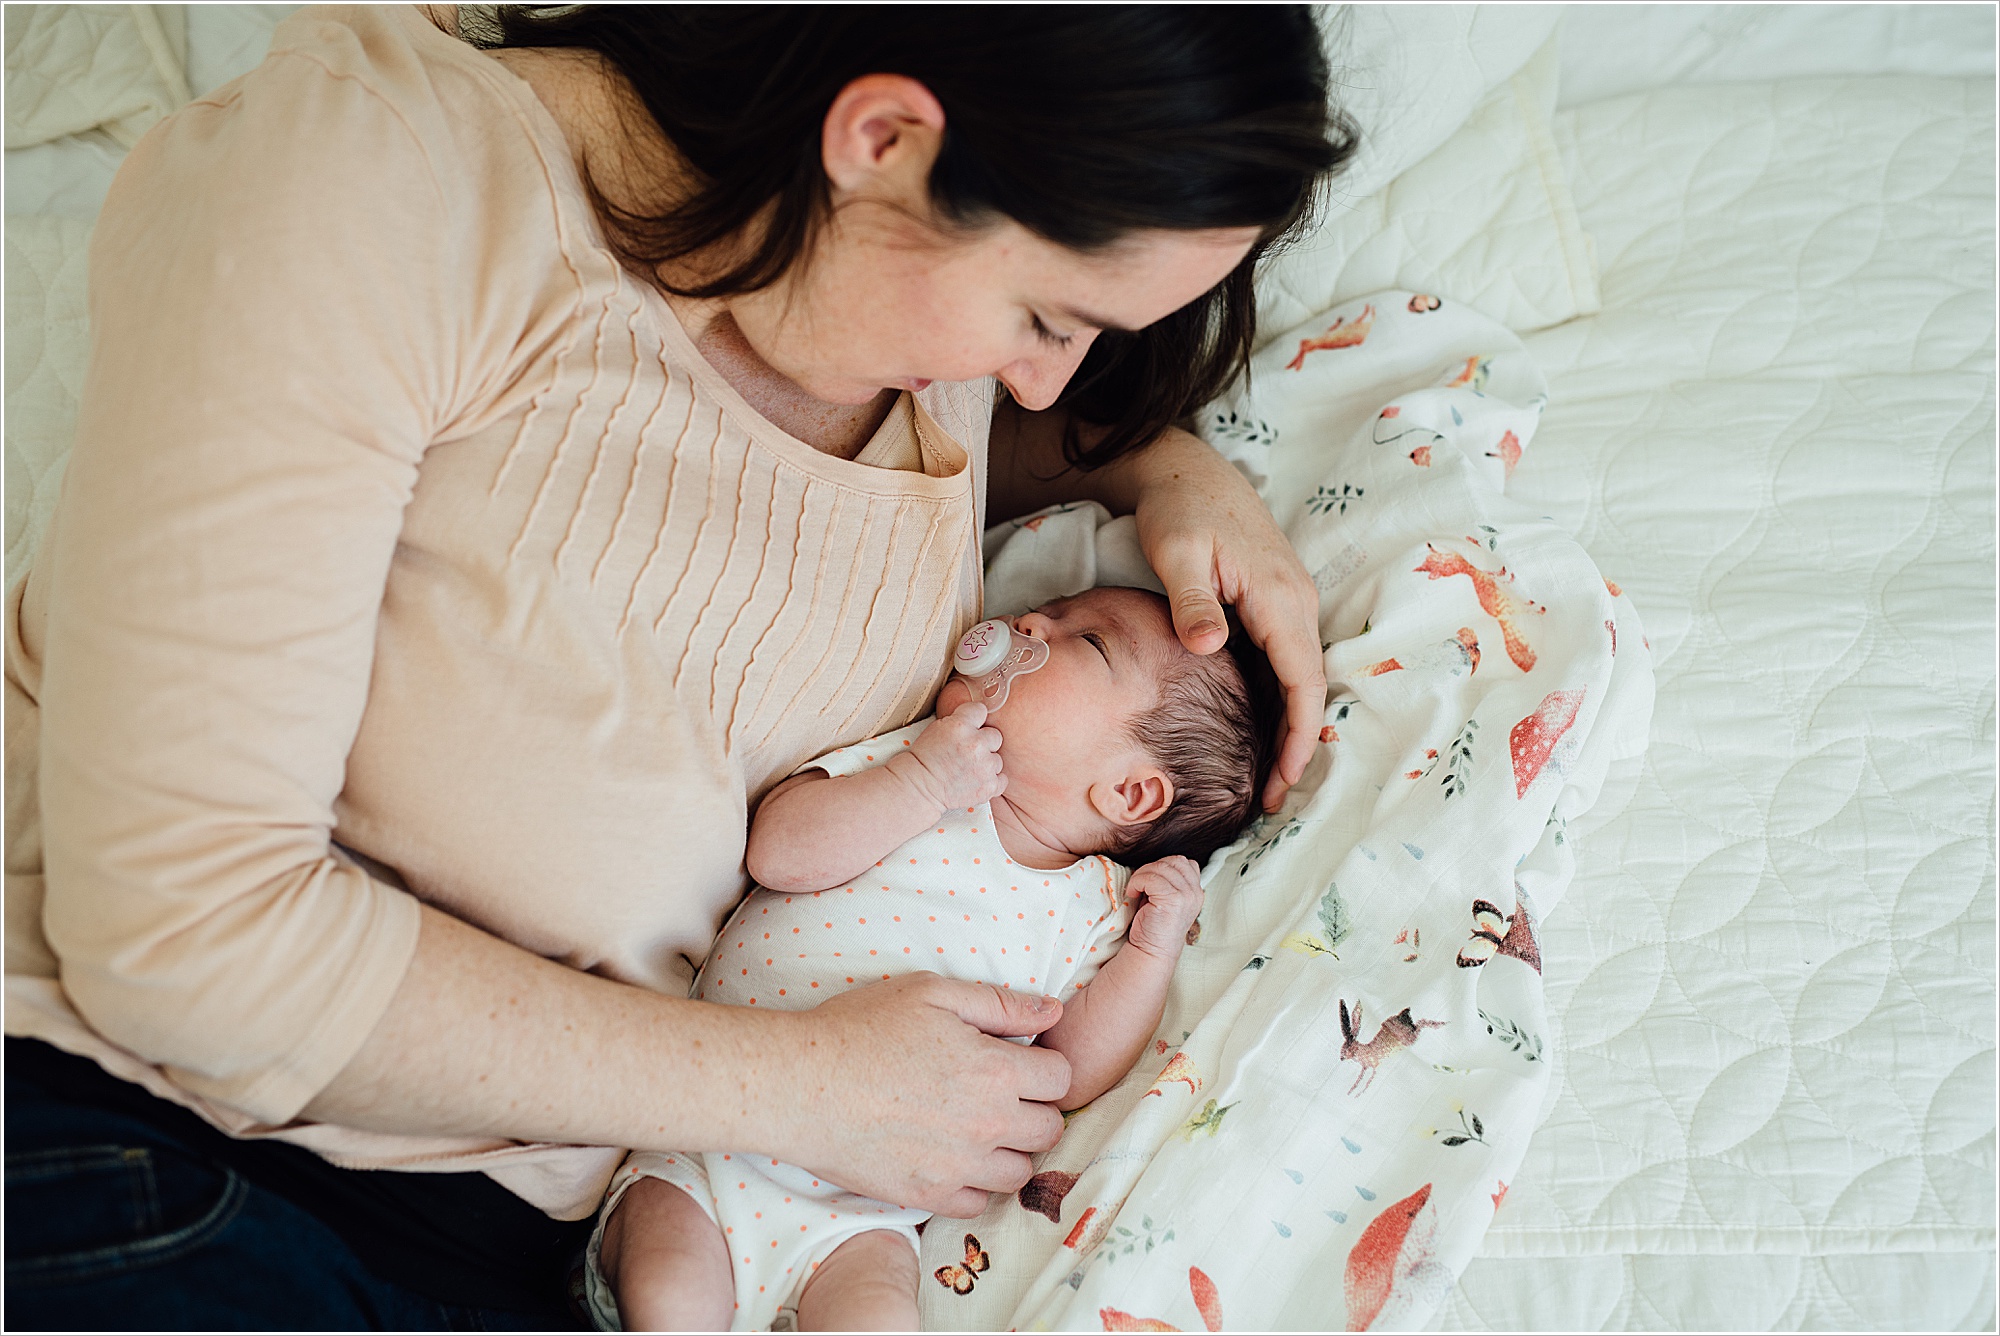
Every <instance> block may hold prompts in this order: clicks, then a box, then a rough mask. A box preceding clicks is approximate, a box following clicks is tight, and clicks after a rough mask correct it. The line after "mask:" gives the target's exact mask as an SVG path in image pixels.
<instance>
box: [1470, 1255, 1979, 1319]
mask: <svg viewBox="0 0 2000 1336" xmlns="http://www.w3.org/2000/svg"><path fill="white" fill-rule="evenodd" d="M1526 1266H1527V1264H1526V1263H1524V1262H1523V1261H1521V1260H1520V1259H1510V1260H1506V1261H1502V1260H1499V1259H1495V1258H1484V1259H1481V1260H1479V1261H1475V1262H1474V1263H1473V1264H1472V1265H1471V1266H1470V1267H1468V1268H1467V1269H1466V1272H1465V1275H1464V1277H1463V1279H1462V1280H1461V1281H1460V1283H1459V1287H1458V1290H1457V1291H1456V1292H1455V1293H1454V1294H1453V1295H1452V1297H1451V1298H1450V1300H1448V1301H1447V1305H1446V1308H1445V1311H1444V1312H1443V1313H1442V1314H1440V1315H1439V1320H1438V1323H1437V1329H1438V1330H1440V1331H1479V1330H1491V1331H1521V1330H1526V1329H1541V1330H1552V1331H1676V1330H1678V1331H1895V1330H1898V1329H1908V1328H1910V1327H1912V1326H1916V1325H1918V1319H1919V1317H1921V1325H1922V1326H1924V1327H1927V1328H1933V1329H1937V1330H1944V1331H1982V1330H1984V1331H1991V1330H1992V1329H1993V1303H1994V1289H1993V1258H1992V1256H1991V1255H1990V1254H1986V1253H1886V1254H1876V1255H1872V1256H1853V1255H1841V1256H1835V1257H1790V1256H1771V1255H1760V1254H1754V1253H1753V1254H1748V1255H1736V1256H1725V1257H1702V1258H1688V1257H1645V1256H1627V1257H1565V1258H1563V1259H1562V1261H1561V1262H1560V1263H1553V1262H1545V1263H1542V1264H1540V1266H1539V1267H1538V1268H1537V1269H1535V1270H1527V1269H1525V1268H1526Z"/></svg>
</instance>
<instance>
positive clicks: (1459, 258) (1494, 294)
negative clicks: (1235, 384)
mask: <svg viewBox="0 0 2000 1336" xmlns="http://www.w3.org/2000/svg"><path fill="white" fill-rule="evenodd" d="M1558 72H1559V64H1558V59H1557V45H1556V41H1555V39H1553V38H1551V39H1550V40H1548V41H1547V42H1545V43H1544V44H1543V46H1542V48H1541V49H1540V50H1539V51H1537V52H1536V53H1535V54H1534V56H1533V57H1532V58H1531V59H1530V60H1528V61H1527V62H1526V63H1525V64H1523V65H1522V66H1521V67H1520V68H1519V70H1518V71H1517V72H1516V73H1515V74H1514V75H1513V76H1512V77H1510V78H1509V79H1507V80H1506V81H1505V82H1503V83H1502V84H1501V85H1500V86H1499V87H1497V88H1495V89H1494V90H1493V91H1492V92H1491V93H1490V94H1488V95H1487V97H1486V98H1485V99H1484V100H1483V101H1482V102H1481V103H1480V104H1479V106H1478V107H1476V108H1475V109H1474V110H1473V112H1472V114H1471V115H1470V116H1468V117H1467V118H1466V119H1465V120H1464V122H1463V123H1462V124H1460V125H1458V126H1456V127H1455V128H1454V130H1453V132H1452V133H1451V134H1450V135H1449V136H1448V137H1447V138H1445V139H1444V141H1443V142H1442V143H1440V144H1438V145H1437V146H1436V147H1435V148H1434V149H1432V150H1431V151H1430V152H1429V153H1428V154H1427V155H1426V156H1425V157H1424V158H1423V159H1422V160H1421V161H1419V162H1417V163H1416V164H1414V165H1413V166H1410V167H1408V168H1407V169H1405V170H1404V171H1402V172H1401V173H1399V174H1398V175H1397V176H1396V177H1395V178H1394V179H1393V180H1391V181H1389V182H1387V183H1386V184H1384V185H1383V186H1382V187H1381V188H1380V189H1378V190H1375V191H1374V192H1373V193H1372V194H1369V195H1367V196H1365V197H1361V198H1357V199H1355V200H1354V201H1353V202H1352V203H1347V204H1333V205H1331V206H1329V208H1328V213H1327V216H1326V217H1325V218H1324V219H1323V220H1322V221H1321V223H1320V224H1319V226H1318V228H1317V229H1316V230H1315V231H1314V232H1313V234H1312V235H1311V236H1310V237H1308V238H1307V239H1306V240H1305V241H1303V242H1301V243H1300V244H1298V245H1296V246H1294V247H1292V248H1291V249H1290V250H1287V251H1284V252H1282V253H1280V254H1278V255H1276V256H1274V257H1273V258H1272V259H1271V260H1270V261H1268V262H1267V263H1266V264H1265V266H1264V267H1263V269H1262V270H1261V271H1260V272H1259V274H1258V280H1257V286H1258V301H1257V321H1258V330H1259V340H1258V346H1259V347H1260V348H1261V347H1262V346H1263V345H1264V344H1265V343H1266V342H1268V341H1269V339H1270V338H1271V337H1272V336H1273V335H1275V334H1276V333H1277V332H1278V331H1280V330H1286V329H1290V328H1291V327H1292V326H1294V325H1296V324H1298V323H1300V322H1301V321H1303V320H1306V319H1308V318H1310V317H1311V316H1313V315H1314V314H1316V313H1318V312H1320V311H1326V310H1330V309H1332V308H1333V307H1335V306H1338V305H1340V304H1342V303H1343V302H1346V301H1349V300H1351V299H1352V298H1355V297H1359V296H1363V295H1366V294H1367V293H1371V292H1378V291H1381V290H1383V289H1386V288H1401V289H1406V290H1409V291H1413V292H1426V293H1431V294H1434V295H1436V296H1439V297H1444V298H1449V299H1451V300H1455V301H1460V302H1464V303H1465V304H1467V305H1468V306H1471V307H1473V308H1474V309H1476V310H1479V311H1481V312H1483V313H1484V314H1486V315H1488V316H1491V317H1492V318H1493V319H1495V320H1498V321H1499V322H1500V323H1501V324H1503V325H1506V326H1507V327H1508V328H1510V329H1512V330H1514V331H1516V332H1517V333H1524V334H1525V333H1527V332H1529V331H1531V330H1537V329H1543V328H1546V327H1547V326H1549V325H1555V324H1560V323H1562V322H1563V321H1565V320H1569V319H1571V318H1573V317H1575V316H1579V315H1589V314H1592V313H1594V312H1595V311H1596V310H1597V309H1598V305H1599V301H1598V291H1597V266H1596V261H1595V257H1594V256H1593V254H1592V251H1591V247H1590V243H1589V240H1588V238H1587V236H1586V235H1585V233H1584V231H1583V228H1582V225H1581V224H1580V223H1579V222H1578V221H1577V216H1576V206H1575V203H1574V202H1573V201H1572V199H1571V197H1570V191H1569V181H1568V178H1567V177H1566V176H1565V175H1564V173H1563V169H1562V160H1561V157H1560V155H1559V154H1558V153H1557V151H1556V146H1555V140H1554V137H1553V134H1552V133H1551V129H1550V122H1551V118H1552V117H1553V115H1554V112H1555V99H1556V84H1557V76H1558ZM1364 133H1366V130H1365V129H1364ZM1425 137H1426V138H1427V137H1428V131H1427V132H1426V136H1425ZM1382 153H1383V154H1384V155H1385V156H1384V157H1383V158H1381V159H1378V161H1380V162H1386V161H1387V157H1388V156H1392V155H1393V154H1392V149H1391V148H1384V149H1383V150H1382Z"/></svg>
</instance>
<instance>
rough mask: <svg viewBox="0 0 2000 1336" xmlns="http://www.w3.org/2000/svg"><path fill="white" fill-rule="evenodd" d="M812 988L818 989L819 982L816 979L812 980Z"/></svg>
mask: <svg viewBox="0 0 2000 1336" xmlns="http://www.w3.org/2000/svg"><path fill="white" fill-rule="evenodd" d="M813 987H815V988H817V987H819V980H818V979H814V980H813Z"/></svg>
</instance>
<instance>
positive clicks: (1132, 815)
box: [1090, 762, 1174, 828]
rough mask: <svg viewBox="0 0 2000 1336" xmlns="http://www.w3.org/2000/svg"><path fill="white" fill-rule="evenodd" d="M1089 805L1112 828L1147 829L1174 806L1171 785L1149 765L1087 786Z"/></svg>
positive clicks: (1157, 769) (1162, 771) (1134, 768)
mask: <svg viewBox="0 0 2000 1336" xmlns="http://www.w3.org/2000/svg"><path fill="white" fill-rule="evenodd" d="M1090 805H1091V806H1092V807H1094V808H1096V809H1097V814H1098V815H1099V816H1101V817H1103V818H1104V819H1105V820H1106V821H1108V822H1110V823H1111V824H1112V825H1113V826H1115V827H1119V828H1123V827H1126V826H1146V825H1151V824H1152V823H1153V822H1155V821H1158V820H1159V819H1160V818H1161V817H1163V816H1165V815H1166V814H1167V809H1168V808H1169V807H1172V806H1173V805H1174V782H1173V781H1172V780H1171V779H1169V778H1167V772H1166V771H1165V770H1162V769H1161V768H1160V767H1159V766H1157V765H1153V764H1151V763H1150V762H1148V763H1146V764H1144V765H1139V766H1135V767H1133V768H1132V769H1131V770H1130V771H1128V772H1127V773H1126V775H1125V777H1124V778H1123V779H1120V780H1116V781H1112V780H1099V781H1098V782H1097V783H1095V784H1093V785H1091V786H1090Z"/></svg>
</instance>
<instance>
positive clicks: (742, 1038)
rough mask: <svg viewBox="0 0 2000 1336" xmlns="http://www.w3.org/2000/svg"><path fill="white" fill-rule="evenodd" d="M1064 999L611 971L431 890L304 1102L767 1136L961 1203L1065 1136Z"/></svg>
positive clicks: (774, 1146)
mask: <svg viewBox="0 0 2000 1336" xmlns="http://www.w3.org/2000/svg"><path fill="white" fill-rule="evenodd" d="M1060 1015H1061V1009H1060V1008H1059V1007H1057V1006H1055V1005H1054V1004H1053V1003H1051V1002H1046V1001H1045V999H1040V998H1033V997H1029V996H1027V995H1025V994H1023V993H1015V992H1011V991H1008V990H1005V989H1000V988H992V987H988V986H985V985H979V984H967V983H961V982H957V981H952V980H945V979H940V978H938V977H937V976H936V975H931V974H910V975H904V976H901V977H899V978H896V979H894V980H891V981H887V982H881V983H875V984H870V985H868V986H867V987H864V988H859V989H856V990H854V991H852V992H847V993H842V994H840V995H838V996H836V997H834V998H832V999H830V1000H829V1001H827V1002H824V1003H822V1004H820V1005H819V1006H818V1007H815V1008H813V1009H812V1010H810V1011H797V1012H783V1011H773V1010H768V1009H762V1008H755V1007H724V1006H717V1005H713V1004H710V1003H704V1002H693V1001H689V1000H687V999H685V998H674V997H666V996H662V995H660V994H658V993H652V992H648V991H646V990H645V989H641V988H635V987H631V986H629V985H625V984H620V983H615V982H613V981H611V980H609V979H603V978H599V977H598V976H596V975H592V974H586V973H583V972H581V971H578V970H574V969H571V968H569V967H568V966H566V965H561V964H558V963H556V962H554V961H550V960H544V959H542V958H541V957H539V956H536V955H534V954H532V953H530V952H527V951H524V950H522V949H520V948H519V947H515V946H512V945H509V944H508V943H506V942H503V941H501V940H500V939H499V938H497V937H493V936H491V935H489V934H487V933H485V932H482V931H480V930H479V929H478V928H475V927H472V926H470V925H468V924H465V923H462V922H460V921H458V920H457V919H454V918H451V917H450V916H448V915H446V914H443V913H441V912H439V911H437V910H434V909H430V908H428V907H426V908H425V909H424V911H423V925H422V930H421V933H420V936H419V939H418V944H417V951H416V956H415V959H414V960H413V962H412V964H411V966H410V969H409V971H408V973H407V974H406V975H405V977H404V979H403V982H402V985H401V987H400V989H399V990H398V991H397V993H396V994H395V997H394V1000H393V1002H392V1004H391V1006H390V1007H389V1010H388V1012H387V1014H386V1015H384V1017H383V1018H382V1020H381V1022H380V1023H379V1024H378V1025H377V1026H376V1028H375V1030H374V1031H373V1032H372V1033H371V1034H370V1035H369V1036H368V1038H367V1040H366V1041H364V1042H363V1044H362V1046H361V1049H360V1051H358V1052H357V1053H356V1054H355V1055H354V1057H353V1058H352V1059H351V1060H349V1062H348V1063H347V1065H346V1066H345V1067H344V1068H342V1070H341V1071H340V1073H339V1074H338V1075H337V1076H336V1077H335V1078H334V1080H333V1081H332V1083H331V1084H329V1085H328V1086H327V1087H326V1088H325V1089H323V1090H321V1091H320V1093H319V1094H318V1095H316V1096H315V1097H314V1098H313V1099H312V1100H311V1101H310V1102H309V1103H308V1104H307V1106H306V1110H305V1116H307V1117H309V1118H314V1119H319V1120H323V1121H328V1122H335V1123H341V1124H344V1125H346V1126H349V1127H360V1128H367V1129H370V1130H374V1131H380V1132H396V1133H404V1134H407V1135H415V1136H452V1135H457V1136H491V1137H510V1138H513V1139H516V1140H522V1141H558V1142H571V1143H580V1144H585V1145H604V1146H619V1147H630V1148H635V1149H648V1150H676V1149H679V1150H720V1151H739V1152H744V1153H749V1154H767V1155H770V1156H772V1157H773V1158H777V1159H783V1160H785V1161H787V1162H789V1163H792V1164H796V1165H799V1166H801V1167H802V1168H805V1169H808V1170H811V1171H813V1172H815V1173H819V1174H822V1175H824V1176H826V1177H827V1178H829V1179H831V1180H832V1181H834V1182H836V1183H840V1184H841V1185H843V1186H845V1187H848V1188H851V1189H853V1190H854V1191H856V1192H860V1193H863V1194H865V1195H867V1196H872V1197H876V1198H879V1199H881V1200H884V1201H893V1202H898V1203H901V1204H904V1205H909V1206H915V1207H919V1208H921V1209H924V1210H929V1211H935V1212H939V1213H942V1214H948V1215H957V1216H972V1215H976V1214H978V1213H979V1212H980V1211H981V1210H982V1209H984V1207H985V1204H986V1193H987V1192H989V1191H1000V1192H1011V1191H1013V1190H1014V1189H1016V1188H1018V1187H1019V1186H1020V1185H1021V1184H1022V1183H1024V1182H1026V1181H1027V1178H1028V1175H1029V1173H1031V1172H1032V1168H1031V1166H1030V1163H1029V1160H1028V1155H1029V1154H1031V1153H1033V1152H1035V1151H1041V1150H1046V1149H1048V1148H1049V1147H1051V1146H1053V1145H1055V1144H1056V1141H1057V1139H1058V1138H1059V1137H1060V1136H1061V1135H1062V1119H1061V1118H1060V1117H1058V1116H1057V1114H1056V1113H1055V1111H1054V1110H1053V1109H1051V1108H1049V1107H1048V1106H1047V1105H1046V1104H1044V1103H1039V1102H1036V1101H1044V1100H1052V1099H1054V1098H1055V1097H1056V1096H1057V1095H1058V1094H1059V1093H1060V1092H1061V1091H1062V1090H1063V1089H1065V1088H1066V1087H1067V1086H1068V1085H1069V1084H1070V1079H1069V1066H1068V1064H1067V1063H1066V1062H1064V1061H1063V1060H1062V1059H1061V1058H1060V1057H1059V1056H1057V1055H1055V1054H1052V1053H1048V1052H1045V1051H1042V1050H1039V1049H1035V1048H1023V1047H1021V1046H1019V1045H1017V1044H1011V1043H1008V1042H1006V1041H1005V1040H1004V1039H1001V1038H994V1037H990V1036H1001V1035H1032V1034H1037V1033H1039V1032H1040V1031H1042V1030H1044V1029H1046V1028H1047V1027H1048V1026H1049V1025H1050V1024H1051V1023H1052V1022H1053V1021H1054V1020H1055V1019H1056V1018H1057V1017H1059V1016H1060Z"/></svg>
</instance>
